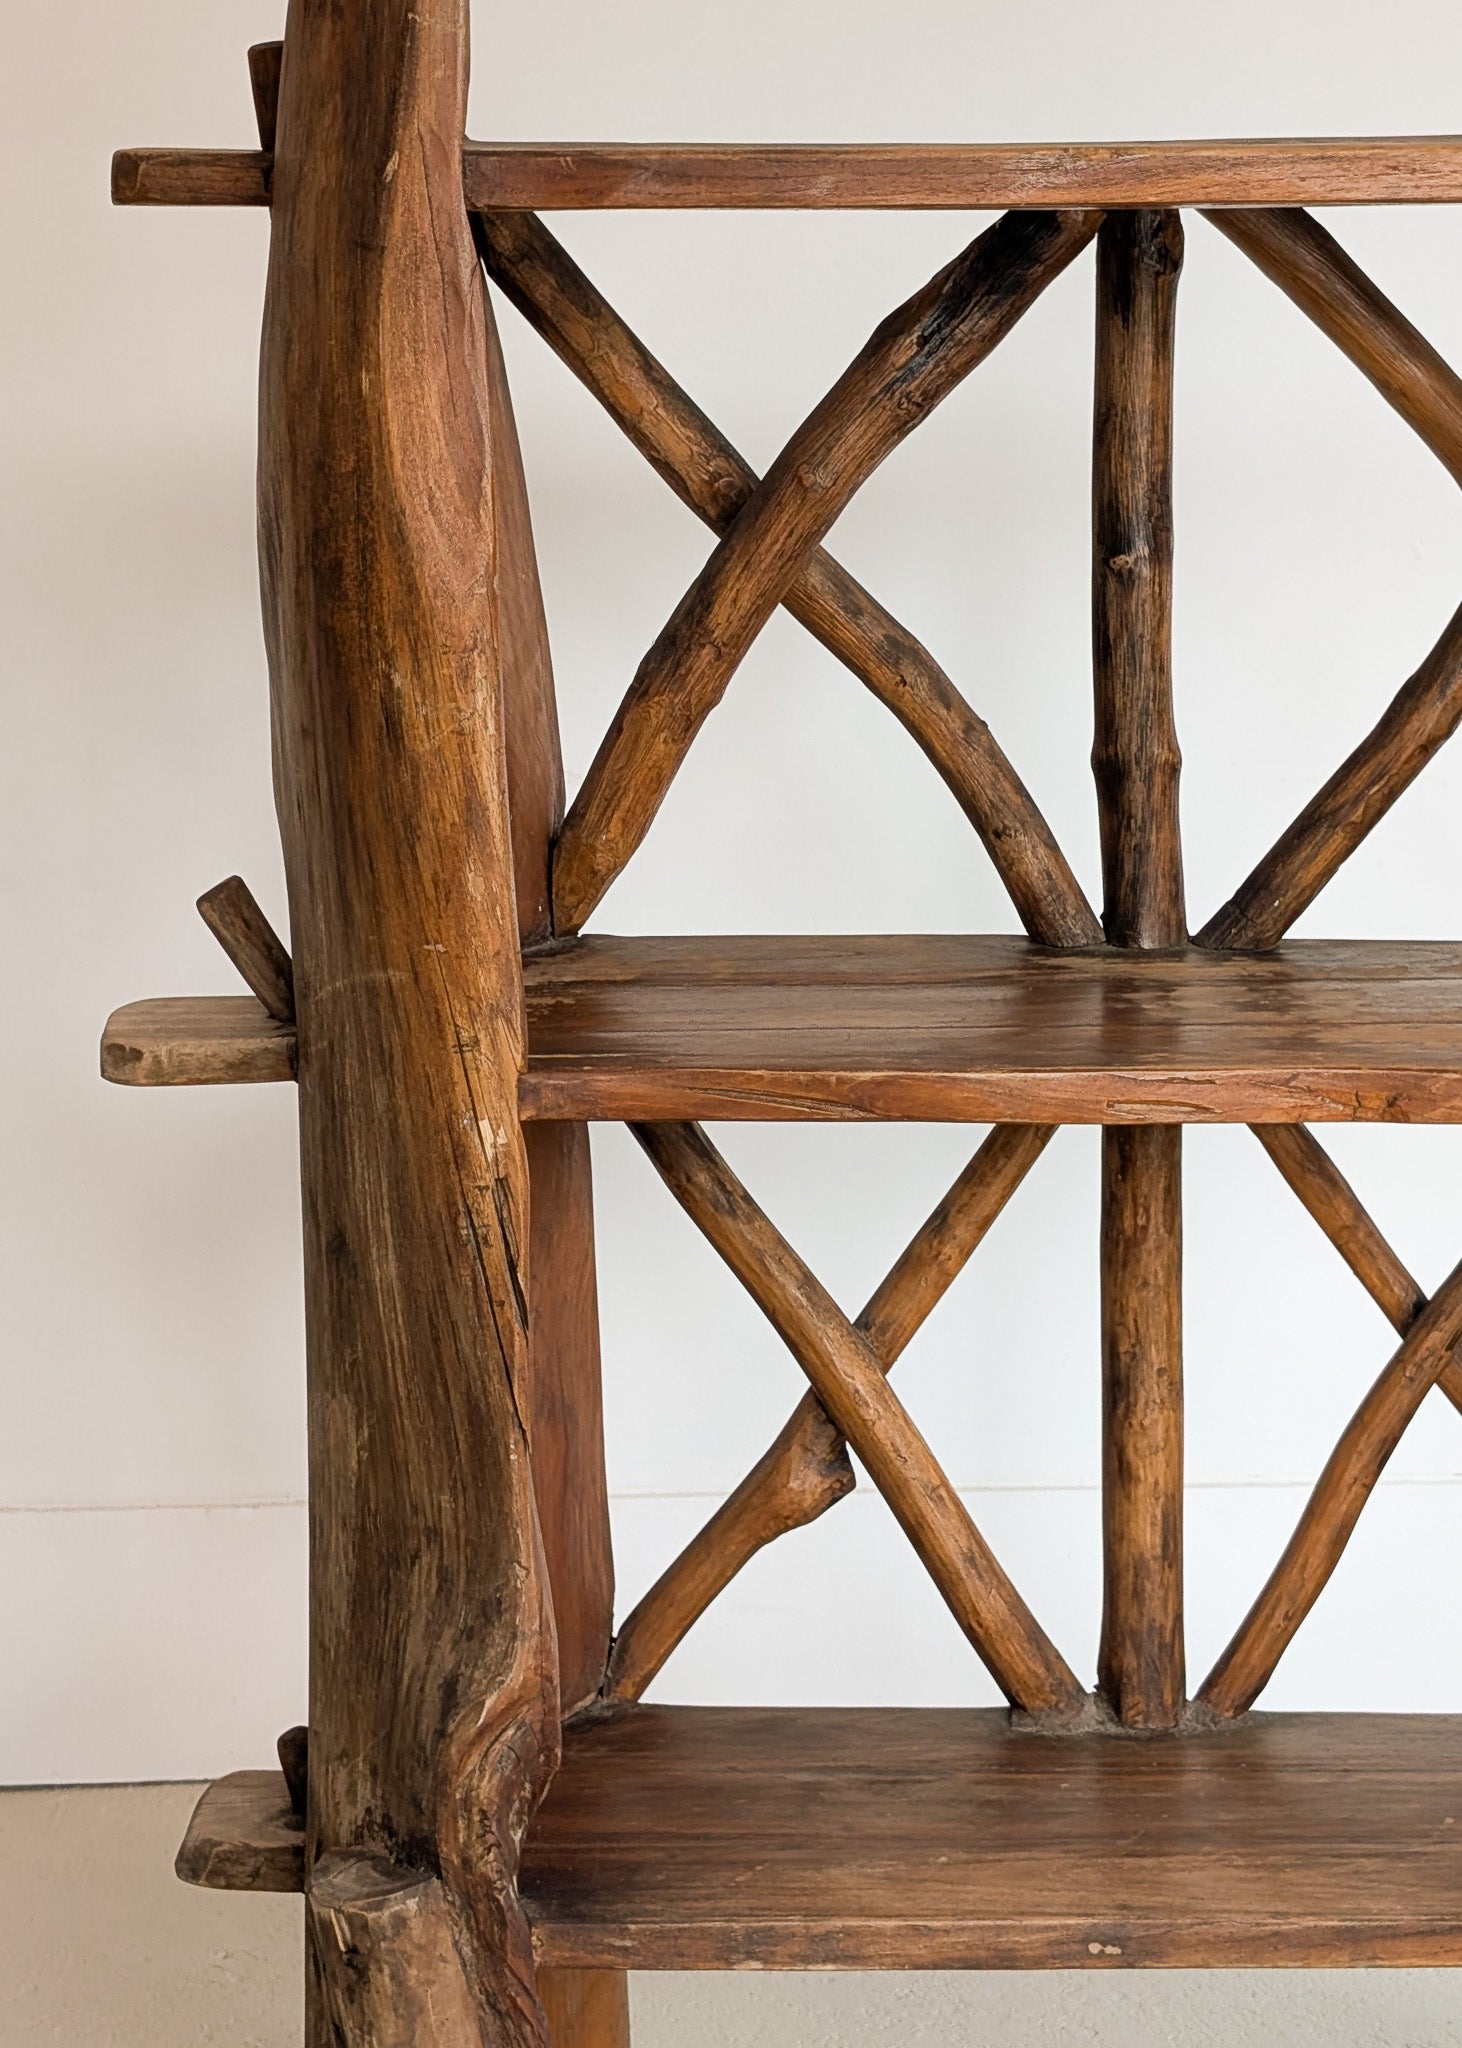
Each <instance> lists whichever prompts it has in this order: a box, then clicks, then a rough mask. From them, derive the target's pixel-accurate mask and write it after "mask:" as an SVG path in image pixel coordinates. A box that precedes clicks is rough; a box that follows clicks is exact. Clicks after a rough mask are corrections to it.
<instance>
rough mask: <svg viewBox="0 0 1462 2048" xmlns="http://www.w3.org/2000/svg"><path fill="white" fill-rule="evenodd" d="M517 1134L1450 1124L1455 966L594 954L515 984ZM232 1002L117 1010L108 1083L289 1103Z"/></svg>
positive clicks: (1441, 955) (706, 950) (656, 949)
mask: <svg viewBox="0 0 1462 2048" xmlns="http://www.w3.org/2000/svg"><path fill="white" fill-rule="evenodd" d="M525 980H526V986H527V994H528V1023H529V1043H530V1051H531V1057H530V1059H529V1063H528V1069H527V1072H526V1074H525V1075H524V1077H523V1080H522V1083H521V1085H520V1099H521V1102H522V1106H523V1111H524V1114H525V1115H527V1116H529V1117H530V1118H538V1119H548V1120H550V1121H552V1120H561V1119H567V1120H570V1121H580V1120H583V1119H585V1118H590V1119H593V1118H602V1119H607V1120H611V1121H614V1122H625V1121H635V1120H640V1121H644V1120H647V1119H648V1120H653V1119H656V1118H659V1119H667V1118H668V1119H679V1118H695V1117H707V1118H720V1119H723V1120H736V1119H742V1120H746V1119H750V1120H752V1121H756V1120H759V1119H762V1118H772V1119H776V1120H783V1121H793V1122H795V1121H802V1120H817V1119H826V1118H865V1117H892V1118H900V1117H906V1118H912V1119H933V1120H937V1121H952V1122H967V1123H999V1122H1007V1123H1101V1122H1104V1121H1105V1122H1109V1123H1302V1122H1303V1123H1314V1122H1324V1123H1352V1122H1356V1121H1373V1122H1383V1123H1455V1122H1459V1121H1462V1053H1459V1050H1458V1048H1459V1045H1462V946H1458V945H1454V944H1451V943H1449V942H1443V941H1401V942H1395V943H1393V942H1389V941H1370V940H1355V941H1350V940H1328V939H1301V940H1294V941H1290V942H1287V943H1286V944H1284V945H1282V946H1280V947H1278V948H1276V949H1275V950H1274V951H1272V952H1268V953H1263V954H1236V955H1235V954H1224V953H1214V952H1209V951H1206V950H1198V949H1192V950H1190V951H1188V952H1186V953H1177V954H1170V953H1154V954H1142V953H1139V952H1136V951H1131V952H1122V951H1117V950H1116V949H1113V950H1112V951H1093V952H1090V953H1069V954H1063V953H1059V952H1055V951H1051V950H1049V949H1045V948H1040V947H1032V946H1028V945H1026V944H1025V943H1024V941H1022V940H1020V939H1006V938H963V937H951V936H936V935H929V936H914V937H907V938H902V937H901V938H867V939H863V938H826V937H816V938H791V937H781V936H778V937H775V938H694V939H613V938H591V939H585V940H582V941H580V943H579V944H578V945H576V946H573V947H570V948H567V949H565V950H564V951H563V952H561V953H553V954H545V955H540V956H538V957H536V958H533V959H530V960H529V961H528V962H527V963H526V969H525ZM292 1044H293V1040H292V1034H290V1033H289V1032H287V1031H285V1030H284V1029H283V1028H282V1027H281V1026H278V1025H275V1024H273V1023H271V1022H270V1020H269V1019H268V1018H267V1017H266V1016H265V1015H264V1012H263V1010H262V1009H261V1008H260V1007H259V1005H258V1004H257V1003H255V1002H254V1001H253V999H252V998H251V997H247V996H210V997H197V998H180V999H177V1000H173V999H163V1000H161V1001H158V1002H152V1003H134V1004H131V1005H129V1006H128V1007H127V1008H126V1009H123V1010H119V1011H118V1012H117V1013H116V1015H115V1016H114V1017H113V1018H112V1019H111V1021H110V1022H109V1024H108V1026H107V1034H106V1037H105V1039H104V1042H103V1064H104V1071H105V1072H106V1073H107V1074H108V1076H109V1078H111V1079H114V1080H121V1081H128V1082H131V1083H133V1084H136V1085H139V1086H156V1085H166V1084H168V1083H171V1082H185V1081H186V1082H195V1081H196V1082H202V1081H219V1082H222V1081H234V1080H281V1081H282V1080H286V1079H288V1078H289V1076H290V1072H291V1068H290V1058H291V1051H292Z"/></svg>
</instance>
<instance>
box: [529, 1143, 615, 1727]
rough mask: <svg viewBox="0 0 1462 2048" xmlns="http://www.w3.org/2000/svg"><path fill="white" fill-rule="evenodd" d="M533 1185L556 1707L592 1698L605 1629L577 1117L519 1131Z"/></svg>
mask: <svg viewBox="0 0 1462 2048" xmlns="http://www.w3.org/2000/svg"><path fill="white" fill-rule="evenodd" d="M524 1137H525V1140H526V1143H527V1148H528V1173H529V1183H530V1187H531V1193H532V1212H531V1215H532V1221H531V1231H532V1235H531V1240H530V1242H531V1250H530V1255H529V1262H528V1275H529V1308H530V1313H529V1319H528V1356H529V1401H528V1407H529V1439H530V1442H531V1444H532V1453H533V1494H534V1498H535V1500H536V1501H537V1503H538V1519H539V1523H540V1526H541V1528H542V1530H543V1550H544V1556H545V1558H546V1560H547V1564H548V1583H549V1586H550V1588H551V1590H552V1593H553V1618H554V1629H555V1633H556V1635H557V1638H558V1680H559V1697H560V1701H561V1705H562V1711H563V1712H564V1714H570V1713H572V1712H573V1711H574V1710H575V1708H577V1707H581V1706H583V1705H584V1704H585V1702H586V1701H588V1700H591V1699H593V1697H594V1696H595V1694H596V1693H597V1692H598V1691H599V1687H600V1685H601V1683H602V1681H603V1678H604V1667H605V1664H606V1662H607V1660H608V1657H609V1638H610V1634H611V1631H612V1629H613V1627H614V1552H613V1546H612V1544H611V1541H610V1532H609V1490H608V1482H607V1480H606V1478H605V1471H604V1396H603V1388H602V1385H601V1380H600V1371H599V1293H598V1285H597V1281H596V1276H595V1269H594V1199H593V1177H592V1168H591V1165H590V1160H589V1133H588V1129H587V1127H586V1126H585V1125H583V1124H577V1123H575V1124H531V1125H529V1127H528V1129H527V1130H526V1131H525V1133H524Z"/></svg>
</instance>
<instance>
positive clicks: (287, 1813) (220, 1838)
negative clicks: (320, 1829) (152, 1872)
mask: <svg viewBox="0 0 1462 2048" xmlns="http://www.w3.org/2000/svg"><path fill="white" fill-rule="evenodd" d="M173 1867H174V1869H175V1870H176V1871H177V1874H178V1876H179V1877H180V1878H181V1879H182V1880H183V1882H184V1884H198V1885H204V1886H206V1887H207V1888H208V1889H209V1890H211V1891H226V1892H298V1891H303V1890H304V1884H305V1824H304V1821H303V1819H302V1818H301V1816H300V1815H299V1814H298V1813H297V1812H296V1811H295V1807H294V1802H293V1800H292V1799H291V1797H290V1792H289V1786H288V1784H287V1782H286V1780H285V1776H284V1773H283V1771H234V1772H232V1773H231V1774H230V1775H229V1776H228V1777H226V1778H215V1779H214V1781H213V1783H212V1784H211V1785H208V1786H206V1787H205V1788H204V1791H203V1795H202V1797H201V1798H200V1799H199V1801H198V1804H197V1805H196V1806H195V1807H194V1809H193V1816H192V1819H191V1820H190V1821H189V1822H188V1832H187V1833H186V1834H185V1835H184V1837H183V1844H182V1847H181V1848H180V1849H179V1850H178V1855H177V1861H176V1862H175V1864H174V1866H173Z"/></svg>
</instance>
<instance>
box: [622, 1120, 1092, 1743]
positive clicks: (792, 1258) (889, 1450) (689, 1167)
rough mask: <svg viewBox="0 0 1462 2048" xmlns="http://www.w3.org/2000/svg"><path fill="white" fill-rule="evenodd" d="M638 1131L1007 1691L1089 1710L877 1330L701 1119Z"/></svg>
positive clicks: (1025, 1701) (1036, 1702)
mask: <svg viewBox="0 0 1462 2048" xmlns="http://www.w3.org/2000/svg"><path fill="white" fill-rule="evenodd" d="M634 1133H635V1136H636V1137H637V1138H638V1139H639V1142H640V1144H641V1145H642V1146H643V1148H644V1150H645V1152H646V1154H647V1155H648V1156H649V1158H650V1159H651V1161H652V1162H653V1163H654V1166H655V1169H656V1171H657V1172H658V1173H659V1175H660V1177H661V1178H662V1180H664V1182H665V1184H666V1186H667V1187H668V1188H669V1189H670V1191H671V1192H672V1194H674V1196H675V1198H676V1200H677V1201H678V1202H679V1203H680V1204H681V1206H682V1207H683V1208H684V1210H685V1212H686V1214H687V1215H688V1216H689V1217H690V1218H691V1220H692V1221H693V1222H694V1223H695V1224H696V1225H697V1226H698V1227H699V1228H700V1229H701V1230H702V1231H704V1232H705V1235H706V1237H707V1238H708V1239H709V1241H710V1243H711V1244H712V1245H713V1246H714V1247H715V1249H716V1250H717V1251H718V1252H719V1253H720V1255H721V1257H722V1258H723V1259H724V1260H725V1261H726V1263H727V1265H728V1266H730V1268H731V1270H732V1272H733V1273H734V1274H735V1275H736V1277H737V1279H738V1280H739V1281H740V1282H741V1284H742V1285H743V1287H745V1288H746V1289H747V1291H748V1293H749V1294H750V1295H751V1297H752V1299H753V1300H754V1301H755V1302H756V1304H757V1306H758V1307H759V1308H760V1309H761V1310H762V1312H763V1314H765V1315H766V1316H767V1317H768V1318H769V1320H770V1321H771V1323H772V1325H773V1327H774V1328H775V1329H776V1332H777V1334H778V1336H779V1337H781V1339H782V1341H783V1342H784V1343H785V1344H786V1346H787V1348H788V1349H789V1350H790V1351H791V1353H792V1356H793V1357H794V1358H795V1359H796V1361H797V1363H798V1364H799V1365H800V1366H801V1368H802V1370H803V1371H804V1372H805V1373H806V1375H807V1377H808V1380H809V1381H810V1382H811V1384H812V1388H813V1391H814V1393H815V1394H816V1395H817V1398H818V1400H819V1402H820V1403H821V1404H822V1407H823V1409H824V1411H825V1412H826V1414H827V1415H828V1416H829V1417H830V1419H831V1420H832V1421H833V1422H834V1423H835V1424H836V1425H837V1428H838V1430H839V1431H840V1432H841V1434H842V1435H843V1436H844V1437H845V1438H846V1439H847V1441H848V1443H849V1444H850V1445H851V1446H852V1448H853V1449H854V1450H855V1451H856V1452H857V1454H858V1456H859V1457H860V1458H861V1459H862V1461H863V1463H864V1464H865V1465H866V1466H867V1468H868V1474H869V1477H870V1478H871V1479H872V1480H873V1482H874V1484H875V1485H876V1486H877V1488H878V1490H879V1492H880V1493H881V1494H882V1495H883V1497H884V1499H885V1501H887V1503H888V1506H889V1508H890V1509H891V1511H892V1513H893V1515H894V1517H895V1519H896V1520H897V1522H898V1524H899V1526H900V1528H902V1530H903V1532H904V1534H905V1535H906V1536H907V1537H908V1539H909V1541H910V1543H912V1544H913V1546H914V1549H915V1550H916V1551H917V1552H918V1554H919V1557H920V1559H921V1561H922V1563H923V1565H924V1568H925V1570H926V1571H927V1572H928V1573H929V1576H930V1577H931V1578H932V1579H933V1581H934V1583H935V1585H936V1586H937V1587H938V1589H939V1592H940V1595H941V1596H942V1598H943V1600H944V1602H945V1605H946V1606H947V1607H948V1608H949V1610H950V1612H951V1614H952V1615H953V1616H954V1618H955V1620H956V1621H957V1622H958V1623H959V1626H960V1628H961V1629H962V1630H963V1631H964V1633H965V1635H966V1636H967V1637H968V1639H969V1641H970V1642H971V1644H972V1645H973V1646H974V1648H975V1650H976V1652H977V1653H978V1654H979V1656H980V1657H981V1659H982V1660H983V1662H984V1663H985V1665H986V1667H987V1669H988V1670H989V1672H990V1675H991V1677H992V1678H993V1679H994V1680H995V1682H996V1684H997V1685H998V1686H999V1687H1000V1689H1001V1691H1002V1692H1003V1693H1004V1694H1005V1696H1006V1698H1007V1699H1008V1700H1010V1701H1011V1702H1012V1703H1013V1704H1015V1705H1017V1706H1021V1707H1025V1708H1028V1709H1030V1710H1031V1711H1033V1712H1034V1711H1038V1710H1046V1709H1049V1710H1052V1711H1055V1712H1058V1713H1067V1714H1069V1713H1073V1712H1076V1711H1079V1710H1080V1709H1081V1708H1082V1707H1083V1706H1084V1705H1085V1702H1086V1695H1085V1694H1084V1693H1083V1691H1082V1689H1081V1687H1080V1685H1079V1684H1078V1682H1077V1680H1076V1678H1075V1676H1074V1675H1073V1673H1072V1672H1071V1670H1070V1668H1069V1666H1068V1665H1067V1664H1066V1662H1065V1659H1064V1658H1063V1657H1062V1656H1061V1654H1060V1652H1059V1651H1058V1650H1057V1649H1056V1647H1055V1645H1054V1644H1053V1643H1052V1642H1051V1641H1050V1639H1049V1637H1048V1636H1047V1635H1046V1633H1045V1631H1044V1630H1043V1629H1042V1628H1041V1626H1040V1624H1039V1623H1038V1622H1037V1620H1036V1619H1035V1616H1034V1615H1033V1614H1032V1613H1031V1612H1030V1610H1029V1608H1028V1607H1027V1606H1026V1604H1025V1602H1024V1601H1023V1600H1022V1599H1021V1597H1020V1594H1019V1593H1018V1592H1017V1591H1016V1589H1015V1587H1014V1586H1013V1585H1012V1584H1011V1582H1010V1580H1009V1579H1008V1578H1007V1577H1006V1575H1005V1572H1004V1571H1003V1570H1002V1568H1001V1566H1000V1564H999V1563H998V1561H997V1560H996V1558H995V1556H994V1555H993V1553H992V1552H991V1550H990V1548H989V1546H988V1545H987V1544H986V1542H985V1540H984V1538H983V1537H982V1536H981V1534H980V1532H979V1530H978V1529H977V1528H976V1527H975V1525H974V1523H973V1521H972V1520H971V1519H970V1515H969V1512H968V1510H967V1509H966V1508H965V1506H964V1503H963V1502H962V1501H961V1499H960V1497H959V1495H958V1494H957V1493H956V1492H955V1490H954V1488H953V1487H952V1486H951V1485H950V1483H949V1481H948V1479H947V1478H946V1477H945V1475H944V1473H943V1472H942V1471H941V1470H940V1467H939V1464H938V1461H937V1460H936V1459H935V1457H934V1454H933V1452H932V1451H931V1450H930V1449H929V1446H928V1445H927V1444H926V1443H925V1441H924V1439H923V1437H922V1436H920V1434H919V1432H918V1430H917V1429H916V1428H915V1426H914V1424H913V1422H912V1420H911V1419H910V1417H909V1414H908V1411H907V1410H906V1409H905V1408H904V1406H903V1405H902V1403H901V1402H900V1401H899V1399H898V1396H897V1395H896V1394H895V1393H894V1391H893V1389H892V1388H891V1387H890V1386H889V1384H888V1381H887V1379H886V1378H885V1377H884V1374H883V1371H882V1370H881V1369H880V1365H879V1361H878V1358H877V1356H876V1354H875V1353H874V1351H873V1350H872V1348H871V1346H870V1345H869V1343H868V1340H867V1338H866V1337H864V1336H863V1334H862V1333H861V1332H860V1331H858V1330H855V1329H854V1327H853V1325H852V1324H851V1323H850V1322H849V1321H848V1319H847V1317H846V1316H844V1315H843V1313H842V1311H841V1310H840V1309H839V1308H838V1306H837V1304H836V1302H834V1300H833V1299H832V1297H831V1295H829V1294H828V1292H827V1290H826V1289H825V1288H824V1287H823V1286H822V1285H821V1284H820V1283H819V1281H818V1280H817V1278H816V1276H815V1275H814V1274H813V1273H811V1272H810V1271H809V1270H808V1268H807V1267H806V1266H805V1265H804V1264H803V1262H802V1260H801V1259H799V1258H798V1256H797V1254H796V1252H795V1251H793V1249H792V1247H791V1246H790V1245H789V1244H788V1243H787V1241H786V1239H785V1238H784V1237H782V1236H781V1234H780V1233H779V1232H778V1231H777V1230H776V1229H775V1227H774V1226H773V1225H772V1223H771V1222H770V1221H769V1219H768V1218H767V1217H766V1216H765V1215H764V1214H763V1213H762V1211H761V1210H760V1209H758V1208H757V1206H756V1204H755V1202H753V1201H752V1199H751V1197H750V1195H749V1194H748V1193H747V1192H746V1189H745V1188H744V1187H743V1186H742V1185H741V1183H740V1181H738V1180H737V1178H736V1176H735V1175H734V1174H733V1173H732V1171H731V1169H730V1167H729V1166H728V1165H727V1164H726V1162H725V1160H724V1159H722V1157H721V1156H720V1154H719V1153H718V1152H717V1151H716V1149H715V1147H714V1146H713V1145H712V1144H711V1143H710V1141H709V1139H708V1138H707V1137H706V1135H705V1133H704V1132H703V1131H700V1130H698V1129H696V1127H695V1126H694V1125H691V1124H637V1125H635V1126H634Z"/></svg>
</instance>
